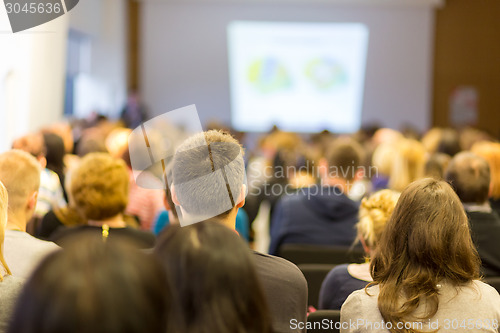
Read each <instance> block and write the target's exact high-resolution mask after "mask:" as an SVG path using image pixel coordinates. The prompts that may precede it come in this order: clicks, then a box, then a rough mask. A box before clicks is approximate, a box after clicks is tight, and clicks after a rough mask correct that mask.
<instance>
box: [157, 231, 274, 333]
mask: <svg viewBox="0 0 500 333" xmlns="http://www.w3.org/2000/svg"><path fill="white" fill-rule="evenodd" d="M155 253H156V255H157V257H158V259H159V260H160V261H161V262H162V264H163V268H164V270H165V272H166V274H167V281H168V283H169V288H168V289H170V290H172V302H171V303H172V307H171V308H170V309H171V312H170V315H169V318H175V320H172V321H169V330H168V331H169V332H176V333H192V332H217V333H233V332H240V333H270V332H271V319H270V314H269V311H268V307H267V304H266V299H265V297H264V292H263V290H262V288H261V285H260V283H259V281H258V276H257V272H256V270H255V268H254V262H253V257H252V253H251V252H250V250H249V249H248V247H247V246H246V244H245V243H244V242H243V241H242V240H241V239H239V237H238V235H237V234H236V233H234V232H233V231H231V230H230V229H229V228H226V227H225V226H223V225H222V224H221V223H218V222H215V221H205V222H203V223H195V224H193V225H190V226H186V227H180V226H179V225H178V224H177V225H172V226H170V227H168V228H167V230H166V231H165V233H164V234H163V235H162V237H161V238H160V240H159V241H158V245H157V247H156V249H155Z"/></svg>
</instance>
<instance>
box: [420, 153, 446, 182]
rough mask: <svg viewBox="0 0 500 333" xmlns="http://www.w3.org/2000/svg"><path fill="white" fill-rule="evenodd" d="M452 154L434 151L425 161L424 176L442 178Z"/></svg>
mask: <svg viewBox="0 0 500 333" xmlns="http://www.w3.org/2000/svg"><path fill="white" fill-rule="evenodd" d="M450 160H451V157H450V155H447V154H444V153H433V154H432V155H431V156H429V158H428V159H427V162H425V169H424V176H425V177H430V178H435V179H439V180H442V179H444V172H445V171H446V169H447V168H448V164H449V163H450Z"/></svg>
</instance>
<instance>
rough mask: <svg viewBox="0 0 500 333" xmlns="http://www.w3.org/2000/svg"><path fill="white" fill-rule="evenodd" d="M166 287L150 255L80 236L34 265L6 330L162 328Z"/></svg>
mask: <svg viewBox="0 0 500 333" xmlns="http://www.w3.org/2000/svg"><path fill="white" fill-rule="evenodd" d="M166 287H167V286H166V284H165V277H164V273H163V270H162V269H161V266H160V265H159V263H158V262H157V261H156V258H155V257H154V256H152V255H147V254H145V253H142V252H139V251H137V250H135V249H133V248H131V246H130V245H128V244H127V243H123V242H103V241H101V240H97V239H95V238H93V237H80V238H79V239H75V242H74V243H72V244H71V245H70V246H68V247H66V248H65V249H64V250H59V251H56V252H54V253H52V254H50V255H49V256H48V257H47V258H46V259H44V260H43V261H42V263H41V264H40V266H39V267H38V268H37V269H36V270H35V272H34V273H33V275H32V276H31V278H30V279H29V280H28V282H27V284H26V285H25V287H24V290H23V292H22V293H21V295H20V298H19V300H18V302H17V306H16V309H15V311H14V315H13V317H12V321H11V323H10V326H9V329H8V332H12V333H28V332H29V333H66V332H79V333H122V332H127V333H142V332H165V331H166V325H167V318H166V315H167V313H168V289H167V288H166Z"/></svg>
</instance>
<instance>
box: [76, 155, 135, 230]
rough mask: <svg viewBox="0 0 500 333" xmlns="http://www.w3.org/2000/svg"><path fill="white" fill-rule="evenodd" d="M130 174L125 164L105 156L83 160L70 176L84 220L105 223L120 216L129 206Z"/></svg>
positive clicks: (86, 157)
mask: <svg viewBox="0 0 500 333" xmlns="http://www.w3.org/2000/svg"><path fill="white" fill-rule="evenodd" d="M128 187H129V175H128V171H127V167H126V165H125V162H123V161H122V160H119V159H116V158H114V157H112V156H111V155H109V154H107V153H90V154H88V155H86V156H85V157H84V158H82V160H81V162H80V164H79V166H78V168H77V169H76V170H75V171H74V172H73V174H72V176H71V194H72V196H73V199H74V202H75V205H76V207H77V209H78V210H79V211H80V213H81V214H82V215H83V217H84V218H86V219H89V220H96V221H100V220H104V219H107V218H110V217H113V216H116V215H117V214H120V213H122V212H123V211H124V210H125V207H126V206H127V203H128Z"/></svg>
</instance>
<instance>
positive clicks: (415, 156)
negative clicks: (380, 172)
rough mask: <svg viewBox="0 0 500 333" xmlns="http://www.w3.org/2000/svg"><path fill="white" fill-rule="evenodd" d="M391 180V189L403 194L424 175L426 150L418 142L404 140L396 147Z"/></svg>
mask: <svg viewBox="0 0 500 333" xmlns="http://www.w3.org/2000/svg"><path fill="white" fill-rule="evenodd" d="M395 148H396V150H395V152H394V160H393V165H392V168H391V176H390V178H389V188H390V189H391V190H394V191H398V192H401V191H403V189H404V188H405V187H406V186H408V185H409V184H410V183H411V182H413V181H415V180H417V179H420V178H422V177H423V175H424V166H425V148H424V146H423V145H422V144H421V143H420V142H419V141H417V140H412V139H402V140H400V141H399V142H398V143H397V144H396V146H395Z"/></svg>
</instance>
